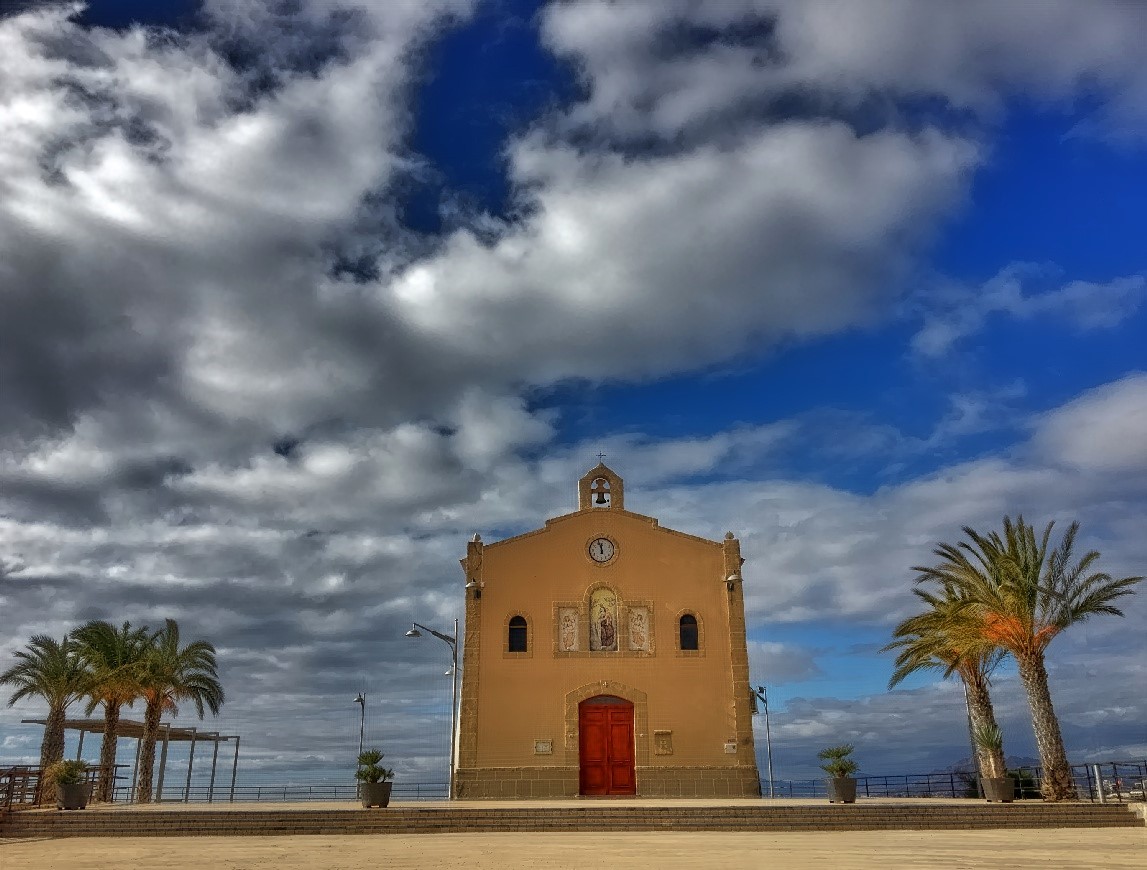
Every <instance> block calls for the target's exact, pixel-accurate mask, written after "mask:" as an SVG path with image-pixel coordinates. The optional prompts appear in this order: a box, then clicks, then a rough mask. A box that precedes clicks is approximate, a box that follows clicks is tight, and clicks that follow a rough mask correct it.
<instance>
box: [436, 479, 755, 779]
mask: <svg viewBox="0 0 1147 870" xmlns="http://www.w3.org/2000/svg"><path fill="white" fill-rule="evenodd" d="M742 562H743V560H742V559H741V554H740V543H739V542H738V541H737V540H736V538H734V537H733V534H732V533H731V532H730V533H729V534H728V535H726V536H725V539H724V540H722V541H711V540H708V539H705V538H699V537H696V536H694V535H689V534H685V533H683V532H678V531H674V530H672V529H667V528H663V527H661V526H660V525H659V524H658V521H657V520H656V519H654V518H653V517H649V516H643V515H641V514H637V513H633V512H630V511H628V510H626V509H625V491H624V482H623V481H622V479H621V478H620V477H618V476H617V474H615V473H614V472H613V471H612V470H610V469H609V468H608V467H606V466H605V465H601V464H599V465H598V466H597V467H596V468H594V469H592V470H591V471H590V472H589V473H588V474H586V475H585V476H584V477H583V478H582V479H581V480H580V481H579V482H578V510H577V511H575V512H573V513H569V514H566V515H564V516H560V517H556V518H554V519H550V520H547V521H546V523H545V526H544V527H543V528H541V529H538V530H536V531H533V532H528V533H526V534H523V535H518V536H516V537H513V538H509V539H506V540H503V541H498V542H495V543H488V544H487V543H483V542H482V541H481V539H480V538H479V537H478V536H475V539H474V540H473V541H471V542H470V543H469V545H468V547H467V552H466V558H465V559H463V560H462V568H463V571H464V572H465V584H466V625H465V647H464V652H463V665H462V693H461V702H460V707H459V729H458V751H457V766H456V771H455V787H454V788H455V794H454V797H456V798H460V799H481V798H531V797H537V798H542V797H574V796H577V795H585V796H600V797H619V798H623V797H626V796H665V797H747V796H756V795H759V794H760V781H759V775H758V772H757V763H756V752H755V749H754V745H753V726H752V710H753V704H752V693H751V690H750V686H749V665H748V655H747V649H746V638H745V614H744V600H743V596H742V590H741V577H742V574H741V565H742Z"/></svg>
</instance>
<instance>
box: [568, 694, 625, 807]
mask: <svg viewBox="0 0 1147 870" xmlns="http://www.w3.org/2000/svg"><path fill="white" fill-rule="evenodd" d="M578 745H579V750H580V755H579V757H580V760H581V777H580V784H581V789H580V791H581V794H587V795H626V794H634V795H635V794H637V777H636V776H635V774H634V770H633V705H632V704H631V703H629V702H628V701H624V700H622V699H621V698H614V697H597V698H590V699H589V700H588V701H583V702H582V703H581V705H580V706H579V707H578Z"/></svg>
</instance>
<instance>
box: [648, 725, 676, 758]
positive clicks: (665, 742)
mask: <svg viewBox="0 0 1147 870" xmlns="http://www.w3.org/2000/svg"><path fill="white" fill-rule="evenodd" d="M653 754H654V755H672V754H673V732H672V731H654V732H653Z"/></svg>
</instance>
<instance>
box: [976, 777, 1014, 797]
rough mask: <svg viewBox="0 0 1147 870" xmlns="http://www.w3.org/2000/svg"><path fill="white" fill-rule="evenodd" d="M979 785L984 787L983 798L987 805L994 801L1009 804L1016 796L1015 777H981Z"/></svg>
mask: <svg viewBox="0 0 1147 870" xmlns="http://www.w3.org/2000/svg"><path fill="white" fill-rule="evenodd" d="M980 784H981V785H982V786H983V787H984V798H985V799H986V800H987V801H988V802H989V803H991V802H992V801H996V802H998V803H1002V804H1010V803H1011V802H1012V800H1013V799H1014V798H1015V796H1016V780H1015V777H1011V776H985V777H981V779H980Z"/></svg>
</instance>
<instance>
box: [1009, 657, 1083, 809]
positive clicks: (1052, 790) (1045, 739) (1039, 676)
mask: <svg viewBox="0 0 1147 870" xmlns="http://www.w3.org/2000/svg"><path fill="white" fill-rule="evenodd" d="M1016 664H1018V665H1019V671H1020V680H1022V681H1023V684H1024V688H1025V689H1026V690H1027V693H1028V706H1030V707H1031V715H1032V728H1033V729H1034V731H1035V741H1036V746H1037V747H1039V761H1040V765H1041V766H1042V767H1043V796H1044V799H1045V800H1049V801H1062V800H1071V799H1073V798H1075V782H1074V781H1073V780H1072V778H1071V767H1070V765H1068V763H1067V750H1065V749H1064V748H1063V735H1062V734H1061V733H1060V730H1059V719H1057V718H1056V715H1055V708H1054V707H1052V703H1051V692H1050V691H1049V690H1048V686H1047V668H1045V667H1044V664H1043V654H1042V653H1033V654H1029V655H1023V656H1016Z"/></svg>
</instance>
